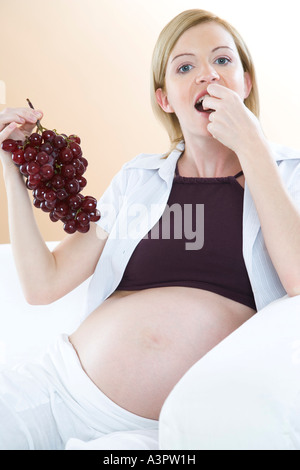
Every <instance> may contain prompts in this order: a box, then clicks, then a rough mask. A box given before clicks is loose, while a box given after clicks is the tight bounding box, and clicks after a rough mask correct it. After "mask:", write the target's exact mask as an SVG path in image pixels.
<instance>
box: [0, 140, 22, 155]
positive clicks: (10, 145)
mask: <svg viewBox="0 0 300 470" xmlns="http://www.w3.org/2000/svg"><path fill="white" fill-rule="evenodd" d="M2 149H3V150H5V152H15V150H17V149H18V144H17V142H16V141H15V140H13V139H6V140H4V141H3V142H2Z"/></svg>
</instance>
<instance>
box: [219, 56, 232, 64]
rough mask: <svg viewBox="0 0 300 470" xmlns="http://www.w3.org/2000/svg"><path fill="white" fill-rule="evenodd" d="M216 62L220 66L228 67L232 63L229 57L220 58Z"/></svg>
mask: <svg viewBox="0 0 300 470" xmlns="http://www.w3.org/2000/svg"><path fill="white" fill-rule="evenodd" d="M216 62H217V63H218V65H227V64H228V63H229V62H231V60H230V59H228V58H227V57H219V59H217V60H216Z"/></svg>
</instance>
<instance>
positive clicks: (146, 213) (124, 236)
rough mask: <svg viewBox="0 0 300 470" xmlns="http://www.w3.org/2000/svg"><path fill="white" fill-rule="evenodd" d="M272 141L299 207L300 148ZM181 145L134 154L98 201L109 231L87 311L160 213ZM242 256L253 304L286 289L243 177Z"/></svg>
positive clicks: (116, 279) (114, 282) (105, 293)
mask: <svg viewBox="0 0 300 470" xmlns="http://www.w3.org/2000/svg"><path fill="white" fill-rule="evenodd" d="M270 147H271V149H272V154H273V156H274V159H275V160H276V162H277V164H278V169H279V173H280V176H281V178H282V181H283V182H284V184H285V187H286V188H287V191H288V192H289V194H290V196H291V198H292V199H293V201H294V202H295V204H296V206H297V207H298V208H299V211H300V151H297V150H294V149H291V148H288V147H284V146H280V145H277V144H273V143H270ZM183 150H184V142H181V143H180V144H179V145H178V146H177V148H176V149H175V150H174V151H173V152H171V153H170V155H169V156H168V157H167V158H163V157H164V155H163V154H140V155H138V156H137V157H135V158H134V159H133V160H131V161H129V162H127V163H125V164H124V165H123V167H122V168H121V170H120V171H119V172H118V173H117V174H116V175H115V177H114V178H113V179H112V182H111V184H110V185H109V187H108V188H107V190H106V191H105V192H104V194H103V196H102V197H101V198H100V200H99V201H98V209H99V210H100V212H101V214H102V216H101V219H100V220H99V221H98V222H97V224H98V225H99V226H100V227H102V228H103V229H104V230H105V231H106V232H108V233H109V237H108V239H107V242H106V245H105V247H104V250H103V252H102V254H101V256H100V259H99V261H98V264H97V266H96V269H95V272H94V275H93V277H92V279H91V282H90V285H89V290H88V297H87V306H86V312H85V317H86V316H88V315H89V314H90V313H91V312H92V311H93V310H95V309H96V308H97V307H98V306H99V305H100V304H101V303H102V302H103V301H104V300H105V299H106V298H107V297H109V296H110V295H111V294H112V293H113V292H114V291H115V289H116V287H117V286H118V284H119V283H120V281H121V279H122V276H123V273H124V271H125V268H126V265H127V263H128V261H129V259H130V257H131V255H132V253H133V251H134V249H135V247H136V246H137V244H138V243H139V241H140V240H141V239H142V238H143V237H144V236H145V235H146V234H147V233H148V232H149V230H151V228H152V227H153V226H154V225H155V224H156V223H157V222H158V220H159V219H160V217H161V216H162V214H163V212H164V210H165V207H166V204H167V202H168V199H169V195H170V192H171V188H172V184H173V178H174V173H175V167H176V163H177V160H178V158H179V157H180V155H181V154H182V152H183ZM282 249H283V250H284V246H283V247H282ZM299 249H300V247H299ZM243 256H244V261H245V265H246V268H247V271H248V275H249V279H250V282H251V285H252V289H253V293H254V297H255V302H256V306H257V310H261V309H262V308H263V307H265V306H266V305H268V304H269V303H270V302H272V301H273V300H276V299H278V298H280V297H283V296H284V295H286V291H285V289H284V288H283V286H282V284H281V282H280V279H279V277H278V275H277V272H276V271H275V269H274V266H273V264H272V261H271V259H270V257H269V254H268V252H267V249H266V246H265V242H264V238H263V235H262V231H261V228H260V223H259V218H258V215H257V211H256V208H255V205H254V202H253V200H252V197H251V194H250V191H249V188H248V186H247V183H246V184H245V190H244V207H243Z"/></svg>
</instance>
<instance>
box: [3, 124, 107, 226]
mask: <svg viewBox="0 0 300 470" xmlns="http://www.w3.org/2000/svg"><path fill="white" fill-rule="evenodd" d="M38 131H39V132H38ZM2 148H3V150H5V151H7V152H10V153H11V158H12V160H13V162H14V163H15V164H16V165H17V166H18V167H19V170H20V172H21V173H22V175H23V176H24V177H25V181H26V186H27V188H28V189H29V190H32V191H33V205H34V206H35V207H37V208H39V209H42V211H44V212H48V213H49V217H50V219H51V220H52V222H57V221H58V220H60V221H62V222H63V224H64V226H63V227H64V230H65V232H67V233H68V234H72V233H75V232H76V231H78V232H81V233H86V232H88V230H89V229H90V223H91V222H97V221H98V220H99V219H100V212H99V210H98V209H97V200H96V199H95V198H94V197H92V196H83V194H81V191H82V189H83V188H84V187H85V186H86V184H87V180H86V178H85V177H84V176H83V174H84V173H85V171H86V168H87V165H88V162H87V160H86V159H85V158H84V157H83V155H82V150H81V147H80V138H79V137H78V136H77V135H75V134H72V135H69V136H67V135H65V134H58V133H57V132H56V131H55V130H47V129H45V128H43V127H41V125H40V123H39V122H38V129H37V132H34V133H33V134H31V135H30V136H29V137H26V139H25V141H24V142H22V141H20V140H13V139H6V140H5V141H4V142H3V143H2Z"/></svg>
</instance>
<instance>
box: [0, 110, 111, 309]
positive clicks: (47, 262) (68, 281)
mask: <svg viewBox="0 0 300 470" xmlns="http://www.w3.org/2000/svg"><path fill="white" fill-rule="evenodd" d="M36 120H37V116H35V115H34V114H33V112H32V111H31V110H28V109H26V108H18V109H7V110H4V111H2V112H1V113H0V159H1V162H2V165H3V176H4V181H5V186H6V191H7V201H8V214H9V233H10V240H11V244H12V250H13V255H14V260H15V264H16V268H17V271H18V275H19V278H20V281H21V285H22V288H23V292H24V295H25V297H26V299H27V301H28V302H29V303H31V304H47V303H51V302H53V301H54V300H57V299H58V298H60V297H62V296H63V295H65V294H66V293H67V292H69V291H71V290H72V289H74V288H75V287H76V286H77V285H79V284H80V283H81V282H83V281H84V280H85V279H87V278H88V277H89V276H90V275H91V274H92V273H93V271H94V269H95V266H96V263H97V261H98V259H99V256H100V255H101V252H102V250H103V248H104V245H105V242H106V239H107V234H106V235H105V233H104V234H103V236H101V237H99V232H98V231H97V233H96V225H95V224H91V229H90V231H89V232H88V233H86V234H80V233H76V234H74V235H70V236H67V237H66V239H65V240H64V241H63V242H62V243H61V244H60V245H59V246H58V247H57V248H56V249H55V250H54V251H53V253H52V252H51V251H50V250H49V249H48V247H47V245H46V244H45V242H44V240H43V238H42V236H41V234H40V231H39V229H38V226H37V223H36V221H35V217H34V213H33V207H32V202H31V200H30V197H29V192H28V190H27V188H26V186H25V184H24V181H23V178H22V176H21V174H20V172H19V169H18V168H17V167H16V166H15V165H14V163H13V162H12V160H11V157H10V155H9V154H8V153H7V152H4V151H3V150H2V149H1V143H2V142H3V141H4V140H5V139H7V138H9V137H10V138H15V139H19V138H22V137H23V138H24V135H26V134H30V133H31V132H32V130H33V128H34V127H35V123H36ZM9 123H12V124H11V126H10V125H8V124H9ZM14 123H15V124H14ZM17 124H19V125H20V124H21V127H17ZM98 230H99V229H98Z"/></svg>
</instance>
